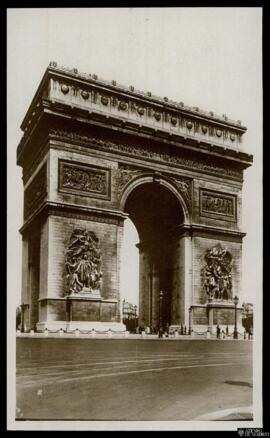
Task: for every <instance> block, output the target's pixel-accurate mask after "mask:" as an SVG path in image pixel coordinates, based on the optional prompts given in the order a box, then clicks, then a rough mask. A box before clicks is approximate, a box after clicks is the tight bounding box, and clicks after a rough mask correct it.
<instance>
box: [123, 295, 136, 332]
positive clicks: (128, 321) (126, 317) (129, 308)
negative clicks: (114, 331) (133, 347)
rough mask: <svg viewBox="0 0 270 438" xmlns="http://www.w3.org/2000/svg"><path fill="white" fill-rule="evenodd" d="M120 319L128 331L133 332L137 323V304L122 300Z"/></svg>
mask: <svg viewBox="0 0 270 438" xmlns="http://www.w3.org/2000/svg"><path fill="white" fill-rule="evenodd" d="M122 321H123V324H125V326H126V328H127V330H128V331H130V332H134V331H135V330H136V327H137V325H138V315H137V306H136V305H135V304H131V303H129V302H127V301H125V300H123V307H122Z"/></svg>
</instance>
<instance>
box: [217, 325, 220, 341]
mask: <svg viewBox="0 0 270 438" xmlns="http://www.w3.org/2000/svg"><path fill="white" fill-rule="evenodd" d="M217 339H220V327H219V325H217Z"/></svg>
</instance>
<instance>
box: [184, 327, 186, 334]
mask: <svg viewBox="0 0 270 438" xmlns="http://www.w3.org/2000/svg"><path fill="white" fill-rule="evenodd" d="M186 334H187V328H186V326H185V327H184V335H186Z"/></svg>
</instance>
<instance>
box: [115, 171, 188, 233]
mask: <svg viewBox="0 0 270 438" xmlns="http://www.w3.org/2000/svg"><path fill="white" fill-rule="evenodd" d="M146 183H158V184H160V185H161V186H163V187H165V188H167V189H168V190H169V191H170V192H172V193H173V194H174V195H175V197H176V198H177V200H178V202H179V203H180V206H181V207H182V210H183V213H184V223H183V225H190V224H191V217H190V212H189V209H188V206H187V203H186V201H185V200H184V198H183V196H182V195H181V193H180V191H179V190H178V188H177V186H176V184H174V182H173V181H171V179H169V178H167V177H164V176H163V175H160V174H156V173H149V174H142V175H138V176H136V177H134V178H133V179H132V180H131V181H129V182H128V183H127V184H126V186H125V187H124V189H123V191H122V194H121V198H120V209H121V210H122V211H124V209H125V204H126V201H127V199H128V197H129V195H130V194H131V192H132V191H133V190H134V189H135V188H136V187H139V186H140V185H142V184H146Z"/></svg>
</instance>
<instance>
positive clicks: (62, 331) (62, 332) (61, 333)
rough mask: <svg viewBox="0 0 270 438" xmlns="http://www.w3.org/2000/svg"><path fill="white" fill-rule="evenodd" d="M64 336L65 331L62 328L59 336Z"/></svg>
mask: <svg viewBox="0 0 270 438" xmlns="http://www.w3.org/2000/svg"><path fill="white" fill-rule="evenodd" d="M63 334H64V330H63V329H62V328H60V330H59V335H60V336H63Z"/></svg>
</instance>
